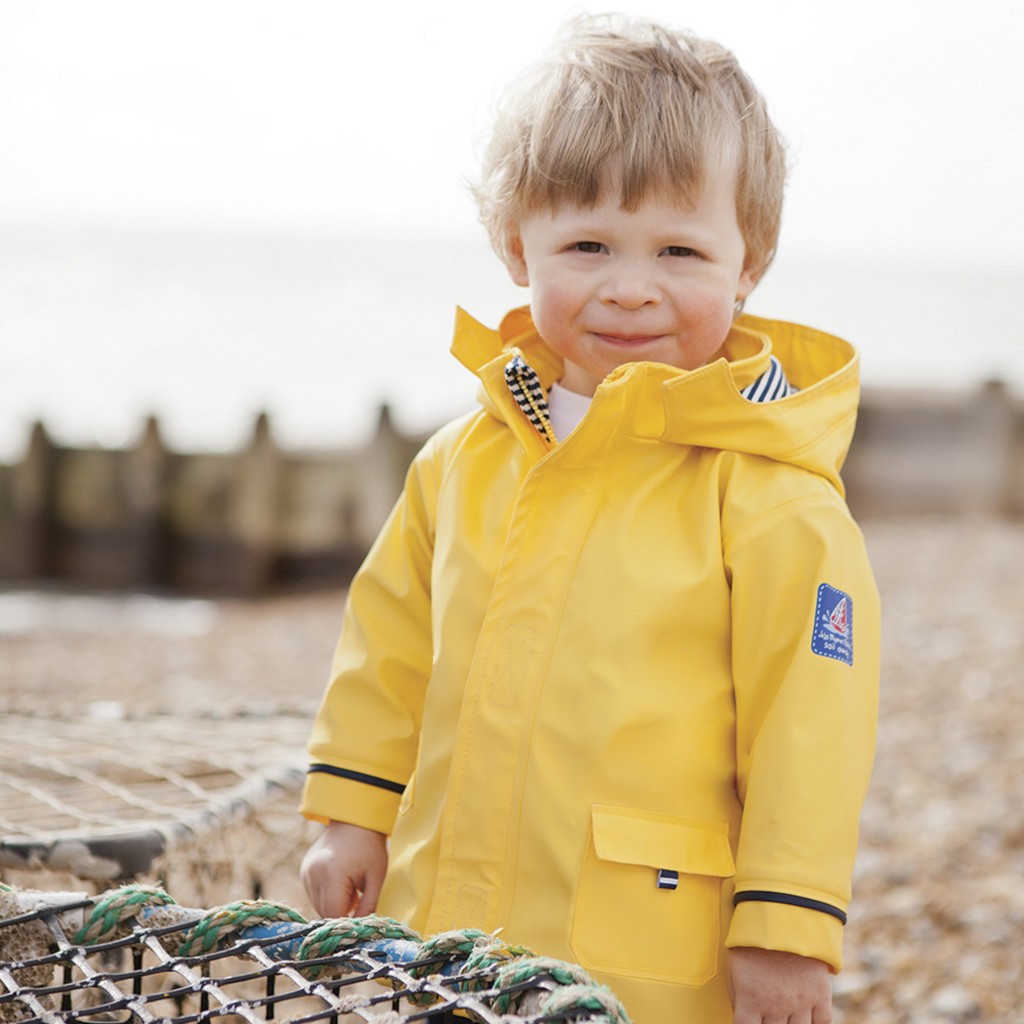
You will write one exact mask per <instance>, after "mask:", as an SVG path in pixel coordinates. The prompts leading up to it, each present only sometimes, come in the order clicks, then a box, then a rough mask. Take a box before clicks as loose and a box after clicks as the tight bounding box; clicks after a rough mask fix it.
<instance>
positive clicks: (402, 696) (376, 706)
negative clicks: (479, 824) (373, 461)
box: [299, 443, 440, 834]
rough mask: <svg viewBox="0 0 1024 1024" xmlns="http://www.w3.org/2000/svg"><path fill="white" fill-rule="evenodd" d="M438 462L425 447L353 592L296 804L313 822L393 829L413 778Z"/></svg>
mask: <svg viewBox="0 0 1024 1024" xmlns="http://www.w3.org/2000/svg"><path fill="white" fill-rule="evenodd" d="M437 461H438V456H437V454H436V446H435V445H433V444H431V443H428V446H427V447H426V448H425V449H424V450H423V451H422V452H421V453H420V454H419V455H418V456H417V457H416V459H415V460H414V462H413V464H412V466H411V467H410V470H409V472H408V474H407V477H406V482H405V488H404V490H403V492H402V495H401V497H400V498H399V500H398V502H397V504H396V505H395V507H394V509H393V510H392V512H391V515H390V516H389V518H388V520H387V522H386V523H385V525H384V527H383V528H382V530H381V532H380V534H379V535H378V537H377V539H376V541H375V542H374V544H373V546H372V548H371V549H370V552H369V554H368V555H367V557H366V560H365V561H364V563H363V565H362V566H361V568H360V569H359V571H358V572H357V573H356V575H355V577H354V578H353V580H352V583H351V586H350V588H349V594H348V599H347V602H346V606H345V615H344V620H343V624H342V631H341V636H340V639H339V642H338V646H337V649H336V651H335V655H334V661H333V665H332V671H331V679H330V682H329V683H328V685H327V688H326V690H325V692H324V696H323V699H322V701H321V704H320V709H319V711H318V713H317V716H316V719H315V721H314V725H313V729H312V733H311V736H310V740H309V746H308V750H309V755H310V760H311V765H310V768H309V774H308V775H307V778H306V784H305V787H304V790H303V794H302V800H301V803H300V808H299V809H300V811H301V812H302V814H304V815H305V816H306V817H308V818H311V819H313V820H315V821H322V822H323V821H328V820H339V821H346V822H349V823H351V824H355V825H361V826H362V827H364V828H370V829H374V830H375V831H378V832H384V833H386V834H389V833H390V832H391V828H392V825H393V823H394V820H395V815H396V813H397V810H398V804H399V800H400V798H401V794H402V791H403V789H404V787H405V784H406V782H407V781H408V779H409V777H410V775H411V774H412V770H413V764H414V761H415V757H416V749H417V743H418V739H419V731H420V722H421V718H422V711H423V700H424V694H425V690H426V685H427V681H428V678H429V673H430V664H431V603H430V592H431V563H432V554H433V544H434V510H435V506H436V496H437V487H438V479H439V476H440V471H439V467H438V465H437Z"/></svg>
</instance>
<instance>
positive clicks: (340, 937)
mask: <svg viewBox="0 0 1024 1024" xmlns="http://www.w3.org/2000/svg"><path fill="white" fill-rule="evenodd" d="M376 939H406V940H408V941H409V942H421V941H422V940H421V939H420V936H419V935H418V934H417V933H416V932H414V931H413V930H412V929H411V928H409V927H408V926H406V925H404V924H402V923H401V922H400V921H395V920H394V919H393V918H390V917H380V916H379V915H377V914H368V915H367V916H366V917H339V918H336V919H334V920H332V921H325V922H324V923H323V924H322V925H320V927H318V928H316V929H315V930H314V931H311V932H310V933H309V934H308V935H307V936H306V937H305V938H304V939H303V940H302V944H301V945H300V946H299V951H298V953H296V955H295V959H296V960H320V959H322V958H323V957H328V956H333V955H334V954H335V953H337V952H338V950H339V949H342V950H344V949H351V948H352V947H354V946H363V945H366V943H368V942H373V941H374V940H376ZM334 966H337V965H334ZM324 969H325V965H323V964H306V965H304V967H303V973H304V974H306V976H307V977H309V978H316V977H319V975H320V974H321V973H322V972H323V970H324Z"/></svg>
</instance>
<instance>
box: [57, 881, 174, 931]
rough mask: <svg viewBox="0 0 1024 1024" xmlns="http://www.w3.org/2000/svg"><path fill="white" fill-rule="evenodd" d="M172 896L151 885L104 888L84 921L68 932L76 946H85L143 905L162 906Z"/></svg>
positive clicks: (116, 925)
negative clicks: (73, 931) (70, 932)
mask: <svg viewBox="0 0 1024 1024" xmlns="http://www.w3.org/2000/svg"><path fill="white" fill-rule="evenodd" d="M168 903H174V900H173V899H172V898H171V897H170V896H168V895H167V893H165V892H164V891H163V889H157V888H155V887H154V886H151V885H124V886H122V887H121V888H120V889H111V890H110V891H109V892H105V893H104V894H103V895H102V896H101V897H100V898H99V899H98V900H97V901H96V904H95V906H94V907H93V908H92V913H91V914H90V915H89V917H88V918H87V919H86V921H85V924H83V925H82V927H81V928H79V929H78V931H77V932H75V934H74V935H73V936H72V939H71V941H72V942H73V943H74V944H75V945H76V946H88V945H93V944H94V943H97V942H100V941H102V940H103V939H106V938H109V937H111V936H112V935H113V933H114V931H115V930H116V929H117V927H118V925H120V924H121V922H122V921H124V920H126V919H128V918H130V917H135V916H136V915H137V914H138V912H139V911H140V910H142V908H143V907H159V906H166V905H167V904H168Z"/></svg>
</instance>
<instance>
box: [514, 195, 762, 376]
mask: <svg viewBox="0 0 1024 1024" xmlns="http://www.w3.org/2000/svg"><path fill="white" fill-rule="evenodd" d="M519 243H520V249H519V251H520V255H518V256H517V257H515V258H514V259H513V260H512V262H511V264H510V266H509V270H510V272H511V274H512V278H513V280H514V281H515V282H516V283H517V284H520V285H528V286H529V288H530V306H531V309H532V312H533V320H534V323H535V324H536V325H537V330H538V331H539V332H540V335H541V337H542V338H543V339H544V340H545V341H546V342H547V343H548V345H550V346H551V348H553V349H554V350H555V351H556V352H557V353H558V354H559V355H560V356H562V358H563V359H564V360H565V375H564V376H563V378H562V381H561V383H562V385H563V386H564V387H566V388H569V389H570V390H572V391H577V392H579V393H580V394H585V395H592V394H593V393H594V390H595V389H596V388H597V386H598V384H600V383H601V381H602V380H604V378H605V377H606V376H607V375H608V374H609V373H610V372H611V371H612V370H614V369H615V368H616V367H618V366H621V365H622V364H623V363H630V362H636V361H638V360H653V361H655V362H660V363H668V364H669V365H671V366H678V367H679V368H680V369H683V370H693V369H696V368H697V367H699V366H703V365H704V364H705V363H706V362H708V360H709V359H711V357H712V356H714V355H715V353H716V352H718V350H719V349H720V348H721V346H722V343H723V342H724V341H725V337H726V335H727V334H728V333H729V328H730V326H731V324H732V320H733V316H734V312H735V304H736V301H737V299H745V298H746V297H747V295H749V294H750V292H751V291H752V290H753V287H754V284H755V283H756V277H755V276H754V275H753V274H752V273H751V271H750V270H749V269H748V268H747V266H746V260H745V257H746V246H745V244H744V241H743V236H742V234H741V233H740V229H739V225H738V223H737V220H736V202H735V191H734V186H733V182H732V179H731V177H730V176H729V175H720V176H715V177H712V176H710V175H709V180H708V183H707V185H706V186H705V188H704V191H703V193H702V194H701V196H700V197H699V199H698V201H697V203H696V205H695V206H694V207H693V208H692V209H688V208H686V207H684V206H680V205H676V204H674V203H672V202H670V201H668V200H663V199H648V200H645V201H644V202H643V203H642V204H641V205H640V207H639V208H638V209H637V210H636V211H634V212H630V211H628V210H624V209H623V208H622V207H621V205H620V204H619V202H618V199H617V198H613V199H606V200H603V201H602V202H600V203H598V204H596V205H595V206H593V207H577V206H571V205H563V206H559V207H557V208H556V209H555V210H554V211H553V212H552V211H548V210H541V211H537V212H534V213H531V214H528V215H527V216H526V217H525V218H524V219H523V221H522V222H521V223H520V225H519Z"/></svg>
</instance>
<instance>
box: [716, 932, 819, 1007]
mask: <svg viewBox="0 0 1024 1024" xmlns="http://www.w3.org/2000/svg"><path fill="white" fill-rule="evenodd" d="M729 989H730V994H731V996H732V1005H733V1021H734V1024H831V1022H832V980H831V977H830V974H829V969H828V966H827V965H826V964H824V963H822V962H821V961H820V960H813V959H811V958H810V957H806V956H797V955H796V953H783V952H780V951H778V950H773V949H754V948H751V947H740V948H737V949H730V950H729Z"/></svg>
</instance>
